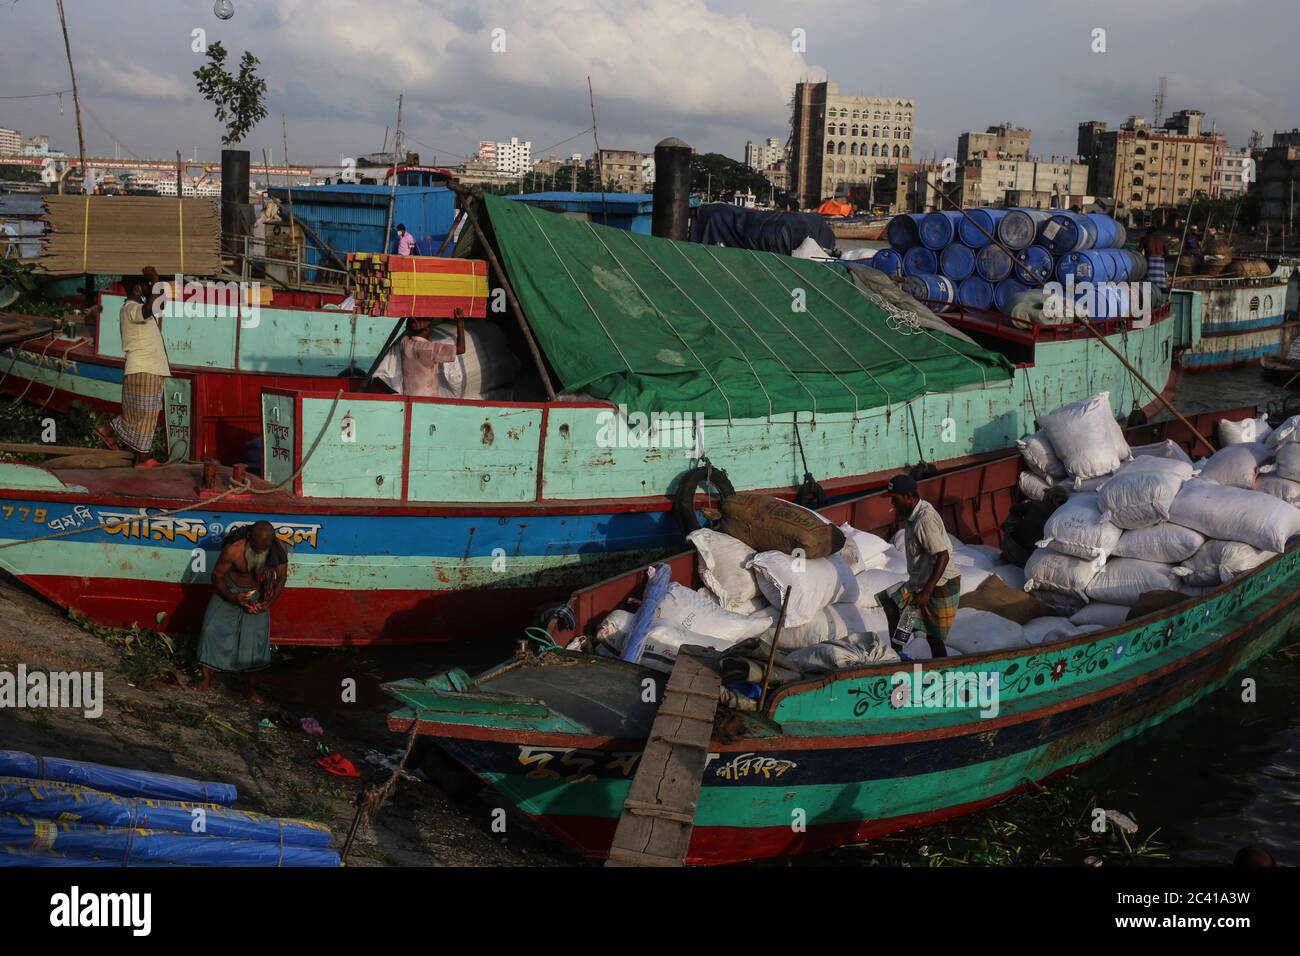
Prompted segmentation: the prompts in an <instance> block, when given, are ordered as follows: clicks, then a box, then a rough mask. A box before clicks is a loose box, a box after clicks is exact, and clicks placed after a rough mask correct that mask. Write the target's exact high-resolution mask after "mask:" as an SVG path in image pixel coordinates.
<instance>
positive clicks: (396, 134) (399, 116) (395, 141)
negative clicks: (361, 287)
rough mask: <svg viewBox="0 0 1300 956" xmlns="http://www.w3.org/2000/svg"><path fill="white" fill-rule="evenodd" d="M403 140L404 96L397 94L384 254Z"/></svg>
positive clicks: (389, 234) (395, 196) (386, 246)
mask: <svg viewBox="0 0 1300 956" xmlns="http://www.w3.org/2000/svg"><path fill="white" fill-rule="evenodd" d="M401 140H402V94H401V93H398V94H397V128H396V129H394V130H393V184H392V187H391V188H390V189H389V191H388V224H387V225H386V226H385V227H384V248H383V249H382V250H381V251H382V252H384V253H387V252H388V240H389V237H390V236H391V235H392V234H393V205H394V204H395V203H396V202H397V150H398V143H400V142H401Z"/></svg>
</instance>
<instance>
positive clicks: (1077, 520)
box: [1038, 494, 1122, 563]
mask: <svg viewBox="0 0 1300 956" xmlns="http://www.w3.org/2000/svg"><path fill="white" fill-rule="evenodd" d="M1121 534H1122V532H1121V530H1120V529H1119V527H1118V526H1116V525H1115V524H1114V523H1112V522H1111V521H1109V520H1107V519H1106V518H1105V516H1103V515H1102V513H1101V509H1100V508H1099V507H1098V504H1097V496H1096V495H1095V494H1079V495H1072V496H1071V497H1070V500H1069V501H1067V502H1066V503H1065V504H1063V505H1061V507H1059V508H1057V509H1056V510H1055V511H1054V512H1052V516H1051V517H1050V518H1048V519H1047V524H1045V525H1044V526H1043V535H1044V537H1043V540H1042V541H1039V542H1038V546H1039V547H1040V548H1051V549H1052V550H1053V551H1059V552H1060V553H1061V554H1068V555H1072V556H1074V557H1076V558H1086V559H1088V560H1090V561H1098V562H1100V563H1105V561H1106V559H1107V558H1108V557H1109V556H1110V554H1111V552H1112V551H1114V550H1115V545H1116V544H1118V543H1119V537H1120V535H1121Z"/></svg>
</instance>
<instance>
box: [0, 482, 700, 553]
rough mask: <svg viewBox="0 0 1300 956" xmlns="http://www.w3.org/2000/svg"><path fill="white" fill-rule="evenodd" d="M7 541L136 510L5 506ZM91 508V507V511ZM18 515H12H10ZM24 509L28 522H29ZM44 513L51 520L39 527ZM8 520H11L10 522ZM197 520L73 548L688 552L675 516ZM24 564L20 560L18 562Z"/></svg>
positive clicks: (1, 522)
mask: <svg viewBox="0 0 1300 956" xmlns="http://www.w3.org/2000/svg"><path fill="white" fill-rule="evenodd" d="M0 507H2V508H3V510H0V538H6V539H22V540H27V539H31V538H38V537H41V536H42V535H46V534H50V533H51V532H53V531H56V530H63V529H64V527H65V526H66V527H67V528H73V527H81V526H83V525H92V524H94V523H95V522H96V518H98V520H103V519H102V515H103V514H104V513H111V514H114V515H122V514H128V513H133V512H132V511H131V509H126V508H118V507H99V506H89V511H90V513H91V514H92V515H94V516H95V517H86V516H82V517H81V518H80V520H78V516H77V515H76V513H75V510H74V509H75V507H76V506H75V505H72V504H63V503H59V504H54V503H51V502H47V501H40V500H36V499H26V500H23V499H18V498H10V499H0ZM83 507H85V506H83ZM10 508H12V509H13V510H12V511H10V510H9V509H10ZM24 509H25V510H26V512H27V517H26V518H23V517H22V515H23V511H24ZM38 512H39V513H40V514H41V515H42V516H43V520H41V521H39V522H38V521H37V520H35V515H36V514H37V513H38ZM6 515H8V517H5V516H6ZM182 518H184V519H192V520H194V521H195V522H196V523H198V524H201V527H198V526H197V525H196V526H195V532H196V533H194V534H193V535H191V536H184V535H181V534H174V537H173V538H172V540H170V541H169V540H167V539H166V537H164V536H163V535H160V534H157V533H155V534H152V535H150V536H149V537H148V538H147V539H146V538H144V537H141V536H140V535H139V534H135V535H127V534H124V533H122V532H118V533H113V534H110V533H109V532H107V531H104V530H103V529H102V528H96V529H95V530H92V531H87V532H84V533H82V534H78V535H75V536H72V537H71V538H70V539H68V540H72V541H76V542H78V543H83V544H86V545H92V546H93V545H101V544H107V543H112V544H116V545H124V544H132V543H135V544H141V545H145V544H147V545H148V547H150V548H159V549H173V550H178V551H183V552H189V551H190V550H191V549H193V548H195V547H201V548H203V549H205V550H208V551H215V550H218V549H219V548H220V545H221V539H222V536H223V535H224V534H225V530H226V526H227V525H228V524H229V523H230V522H232V521H234V522H248V521H255V520H257V519H259V518H266V519H267V520H268V521H271V522H272V523H273V524H277V525H292V526H295V527H302V526H304V525H307V526H311V525H319V530H318V532H317V536H316V543H315V545H314V546H312V545H311V544H310V542H308V541H307V540H306V539H304V540H303V541H302V542H301V543H300V544H299V545H298V548H299V550H300V552H304V553H310V554H314V555H321V556H330V555H339V556H345V557H352V556H358V557H366V558H374V557H377V556H393V557H428V558H430V559H435V560H436V559H452V560H461V559H464V558H469V557H482V556H491V555H492V554H493V552H494V551H495V550H496V549H498V548H499V549H501V551H502V552H503V553H504V556H506V557H518V556H538V557H558V556H563V555H574V554H589V553H596V552H606V551H651V550H660V549H662V550H667V549H670V548H676V547H681V546H682V534H681V531H680V530H679V529H678V527H677V524H676V522H675V520H674V519H673V516H672V513H671V512H667V511H660V512H624V513H620V514H614V513H605V514H559V515H557V514H554V513H547V514H527V515H511V516H508V517H491V516H487V517H484V516H477V517H458V516H437V515H436V516H418V515H384V514H379V515H317V516H313V515H310V514H276V513H263V514H244V513H233V514H232V513H230V512H220V511H203V510H195V511H188V512H186V513H185V514H184V515H181V516H178V517H177V519H176V520H177V521H180V520H181V519H182ZM17 560H18V562H19V563H21V560H20V559H17Z"/></svg>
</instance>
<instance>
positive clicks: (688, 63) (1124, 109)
mask: <svg viewBox="0 0 1300 956" xmlns="http://www.w3.org/2000/svg"><path fill="white" fill-rule="evenodd" d="M913 7H916V5H913ZM1255 7H1256V9H1257V10H1258V11H1260V12H1259V14H1258V15H1257V16H1250V17H1245V16H1242V15H1241V14H1239V13H1229V12H1227V11H1221V10H1219V8H1217V7H1216V6H1214V5H1211V4H1204V3H1200V2H1198V0H1193V2H1190V3H1172V2H1171V3H1161V4H1154V5H1149V6H1148V7H1143V8H1141V9H1130V5H1127V4H1122V3H1113V2H1111V0H1099V2H1097V3H1095V4H1093V5H1091V6H1090V7H1089V9H1088V10H1087V11H1086V15H1084V14H1076V13H1073V12H1071V11H1072V10H1073V9H1074V8H1073V7H1068V6H1067V5H1065V4H1058V3H1054V2H1044V0H1040V2H1038V3H1035V4H1032V5H1031V4H1026V3H1020V2H1019V0H1007V2H1004V3H1000V4H998V12H999V15H998V16H997V17H996V18H995V19H996V20H997V22H998V29H997V30H996V31H993V32H992V33H993V35H994V36H996V38H997V39H996V41H993V40H990V41H989V42H986V43H984V44H983V46H982V47H981V45H980V44H979V43H975V42H972V40H973V38H974V37H975V36H978V34H979V32H980V29H981V28H982V25H983V24H984V22H985V21H986V19H987V8H986V7H984V6H982V5H980V4H974V3H964V4H956V3H950V2H949V3H945V2H939V0H930V2H928V3H927V2H922V3H921V4H920V8H919V9H916V10H914V12H916V13H919V14H920V16H919V17H912V18H911V19H909V18H907V17H903V16H901V15H900V13H899V12H898V11H897V10H896V9H894V8H892V7H888V6H886V5H884V4H878V5H877V4H872V5H868V6H866V7H864V8H863V17H862V19H860V20H859V21H857V22H860V23H866V22H868V19H869V21H870V23H871V24H872V29H871V30H870V31H867V30H866V29H865V28H863V29H862V30H860V31H859V30H855V29H854V28H853V27H854V24H852V23H850V24H847V25H846V24H845V23H844V22H843V21H844V16H843V13H842V8H839V9H838V10H837V9H836V8H834V7H833V6H831V5H828V4H825V3H818V2H814V3H810V4H806V5H803V6H801V7H800V8H799V9H798V10H795V11H790V10H789V9H788V8H787V7H786V6H784V5H778V4H775V3H770V2H767V0H759V2H747V3H741V2H740V0H708V2H706V0H642V2H636V3H628V2H623V3H619V2H615V0H569V2H567V3H564V4H530V5H528V8H527V9H526V10H512V9H510V5H509V4H506V3H504V2H499V0H488V2H486V3H480V4H474V5H471V4H468V3H461V2H451V3H445V4H440V5H439V6H438V8H436V9H435V8H434V7H433V6H431V5H430V4H427V3H421V2H419V0H394V2H392V3H389V4H386V5H384V7H383V8H382V9H372V8H367V11H366V15H365V18H364V23H357V22H356V20H357V16H356V13H355V12H354V9H355V8H354V7H353V6H352V5H349V4H347V3H346V2H344V0H319V2H316V3H308V2H306V0H280V2H278V3H276V4H275V5H274V6H272V5H270V4H268V3H265V2H257V0H237V2H236V4H235V9H236V15H235V17H234V18H233V19H232V20H230V21H226V22H223V21H219V20H218V19H217V18H216V17H214V16H213V15H212V10H211V5H210V4H208V3H206V2H205V0H192V2H187V3H184V4H166V5H163V4H159V3H157V2H152V3H151V2H146V0H124V2H123V3H121V4H118V5H115V7H113V8H111V9H110V8H105V7H100V6H98V5H92V4H89V3H84V2H76V0H74V2H69V3H68V4H67V10H68V19H69V33H70V39H71V42H72V49H73V56H74V62H75V63H76V65H77V69H78V85H79V88H80V91H81V95H82V101H83V114H84V116H83V126H84V127H85V135H86V146H87V151H88V152H89V153H92V154H99V155H112V154H113V150H114V143H115V142H117V143H120V144H121V149H122V155H123V156H127V155H130V154H133V153H134V154H136V155H139V156H141V157H146V158H165V157H168V156H171V155H173V154H174V152H175V150H176V149H178V148H179V149H181V150H182V151H183V152H184V154H185V155H186V156H190V155H191V153H193V152H194V148H195V147H197V151H198V152H197V155H198V158H199V159H200V160H207V161H211V160H214V159H216V158H217V156H218V154H219V151H220V148H221V147H220V142H219V137H220V127H219V125H218V124H217V122H216V121H215V120H214V119H213V118H212V115H211V109H210V107H209V106H208V104H207V103H206V102H204V101H203V100H202V99H201V98H200V97H199V96H198V94H197V93H196V92H195V90H194V83H193V78H192V76H191V75H190V74H191V73H192V71H193V69H195V68H196V67H197V66H199V65H200V64H201V63H202V62H203V57H202V56H201V54H199V53H196V52H194V51H193V49H192V46H193V45H194V39H193V31H194V30H196V29H201V30H204V31H206V37H205V39H206V40H207V42H212V41H214V40H221V41H222V42H223V43H224V44H225V45H226V46H227V48H228V49H229V50H231V54H232V57H237V56H238V55H239V53H240V52H242V51H243V50H244V49H246V48H247V49H251V50H252V51H253V52H254V53H255V54H256V55H258V56H259V58H260V59H261V61H262V65H261V73H262V75H263V76H264V77H265V78H266V80H267V82H268V85H269V92H268V95H267V106H268V109H269V111H270V115H269V116H268V117H267V119H265V120H264V121H263V122H262V123H261V124H259V126H257V127H256V128H255V129H254V130H253V131H252V133H251V134H250V135H249V136H248V137H247V138H246V140H245V142H244V143H242V144H241V145H242V146H243V147H244V148H247V149H249V150H250V151H252V152H253V153H254V154H255V155H260V152H261V150H262V149H267V151H268V152H269V154H270V155H271V156H272V158H273V159H280V158H282V154H283V137H282V131H281V129H280V125H281V124H280V122H279V119H280V116H281V114H283V115H285V117H286V123H287V126H288V134H289V158H290V160H291V161H292V162H293V163H294V164H295V165H321V166H325V165H329V164H337V163H339V162H340V160H341V158H342V157H343V156H349V155H356V154H359V153H366V152H376V151H378V150H379V149H380V148H381V147H382V146H383V145H384V137H385V131H386V129H387V132H388V135H389V140H388V145H389V146H390V147H391V133H392V129H391V128H392V126H393V125H394V123H395V119H396V96H397V94H398V92H401V93H404V95H405V114H404V119H403V130H404V134H405V137H406V144H407V147H408V148H409V149H412V150H415V151H417V152H419V153H420V155H421V159H422V161H425V162H433V161H435V160H436V161H437V162H439V163H441V164H455V163H459V162H463V161H464V159H465V158H467V157H469V156H472V155H473V153H474V152H475V149H476V147H477V144H478V143H479V141H481V140H496V141H508V140H509V138H510V137H512V136H517V137H519V138H520V139H521V140H529V141H531V142H532V143H533V144H534V148H533V156H534V157H544V156H546V155H548V154H550V153H552V152H554V153H558V154H559V155H568V154H570V153H571V152H574V151H579V152H582V153H583V154H584V155H586V154H589V153H590V152H591V151H592V149H593V144H592V142H591V133H590V131H589V129H588V127H590V125H591V120H590V106H589V104H588V101H587V95H586V94H587V91H586V76H587V75H588V73H590V74H591V76H592V82H593V85H594V87H595V93H596V105H597V115H598V119H599V122H600V132H601V141H602V145H604V146H606V147H607V148H621V149H636V150H649V149H652V148H653V145H654V143H655V142H657V141H658V140H659V139H661V138H663V137H665V136H670V135H677V136H681V137H682V138H683V139H686V140H687V141H688V142H690V143H691V145H692V146H694V147H695V148H696V150H697V151H700V152H720V153H723V154H725V155H727V156H730V157H732V158H735V159H738V160H741V161H743V159H744V155H743V144H744V142H745V141H746V140H747V139H748V140H754V141H756V142H761V141H763V140H764V139H766V138H767V137H769V136H777V137H779V138H781V139H782V140H784V139H785V138H786V137H787V136H788V134H789V127H788V114H789V107H788V102H789V99H790V97H791V94H792V93H793V90H794V84H795V83H796V82H797V81H798V80H800V79H804V78H809V79H822V78H826V77H827V76H829V78H830V79H831V80H833V81H835V82H837V83H838V84H839V86H840V89H841V90H842V91H844V92H846V93H854V94H860V95H866V96H871V95H889V96H901V97H906V98H909V99H914V100H915V101H916V104H917V105H916V133H915V139H914V154H915V155H918V156H921V155H937V156H939V157H943V156H947V155H953V154H954V153H955V150H956V144H957V137H958V135H959V134H960V133H962V132H965V131H967V130H971V129H975V130H979V129H984V128H985V127H986V126H988V125H993V124H996V123H1000V122H1003V121H1009V122H1012V123H1013V124H1016V125H1020V126H1025V127H1028V128H1030V129H1032V130H1033V133H1034V146H1035V152H1036V153H1038V154H1041V155H1073V154H1074V152H1075V149H1074V144H1075V137H1076V127H1077V124H1078V123H1079V122H1081V121H1084V120H1092V119H1096V120H1104V121H1106V122H1107V123H1108V124H1109V125H1111V126H1116V125H1118V124H1119V123H1120V122H1122V121H1123V120H1124V119H1125V118H1126V117H1128V116H1129V115H1130V114H1134V113H1137V114H1143V115H1147V116H1148V117H1149V116H1150V113H1151V98H1152V96H1153V95H1154V93H1155V88H1156V84H1157V82H1158V80H1159V77H1160V76H1167V77H1169V92H1168V96H1167V99H1166V104H1165V112H1166V114H1169V113H1172V112H1173V111H1175V110H1178V109H1184V108H1195V109H1200V110H1203V111H1204V112H1205V113H1206V116H1207V123H1210V124H1214V125H1215V126H1216V128H1217V129H1218V130H1219V131H1221V132H1223V133H1225V134H1226V135H1227V137H1228V139H1229V142H1230V143H1232V144H1233V145H1235V146H1241V145H1244V143H1245V141H1246V138H1247V137H1248V135H1249V133H1250V131H1251V130H1252V129H1260V130H1261V131H1262V132H1263V133H1264V135H1265V137H1266V138H1267V137H1268V135H1269V134H1270V133H1271V132H1272V131H1273V130H1274V129H1288V128H1290V127H1292V126H1294V125H1295V119H1294V113H1293V112H1290V107H1289V106H1288V105H1287V104H1288V102H1293V101H1294V100H1295V99H1296V98H1297V92H1300V90H1298V89H1297V88H1298V87H1300V78H1297V77H1296V76H1294V75H1290V74H1289V73H1288V71H1287V69H1286V62H1287V61H1286V58H1285V53H1284V49H1283V47H1284V36H1282V35H1281V34H1280V32H1273V31H1268V30H1263V29H1256V27H1255V26H1252V23H1258V24H1266V23H1267V22H1269V16H1268V13H1267V10H1269V9H1273V10H1276V11H1278V12H1279V14H1281V12H1282V11H1284V10H1285V9H1286V8H1284V7H1282V6H1281V5H1280V4H1276V3H1273V2H1272V0H1260V2H1258V3H1257V4H1255ZM539 8H540V9H539ZM909 9H913V8H909ZM133 13H139V14H140V16H133V15H132V14H133ZM1049 18H1050V22H1051V23H1052V24H1053V26H1052V30H1051V36H1050V38H1048V39H1032V36H1033V26H1034V24H1035V23H1040V24H1041V25H1045V24H1046V23H1048V22H1049ZM1193 20H1194V21H1195V23H1196V24H1197V26H1196V28H1195V29H1192V27H1191V21H1193ZM138 24H144V25H143V26H138ZM916 24H923V26H922V27H918V26H917V25H916ZM1071 24H1074V25H1073V26H1071ZM1097 29H1103V30H1105V35H1104V42H1105V46H1106V52H1101V53H1094V52H1091V49H1092V48H1093V47H1095V46H1096V45H1097V40H1096V37H1095V36H1094V31H1095V30H1097ZM0 30H3V32H4V33H5V34H6V35H7V36H11V37H12V36H18V37H21V38H23V39H24V40H25V41H26V42H23V43H20V44H17V46H16V47H11V48H10V51H9V53H8V54H7V56H6V57H5V61H4V63H3V64H0V86H2V87H3V89H4V93H3V95H6V96H10V97H20V96H29V95H31V94H39V93H44V92H52V91H54V90H60V89H66V88H67V86H68V85H69V84H68V76H67V68H66V63H64V61H63V58H62V57H61V56H59V55H54V54H56V53H58V52H59V48H60V47H61V37H60V35H59V30H58V20H57V16H56V15H55V13H54V11H53V8H52V7H49V6H48V5H41V4H28V3H15V4H10V5H8V7H7V8H5V9H3V10H0ZM494 31H504V32H503V33H497V32H494ZM798 31H803V32H802V34H799V32H798ZM1208 32H1213V33H1214V35H1215V36H1216V42H1217V44H1218V51H1217V56H1216V58H1215V59H1216V62H1218V63H1233V64H1237V63H1240V64H1244V65H1245V66H1246V67H1247V68H1248V72H1246V73H1243V72H1239V71H1227V70H1221V71H1217V72H1216V71H1212V70H1206V69H1204V68H1203V66H1202V65H1201V64H1200V62H1199V61H1198V62H1197V63H1195V64H1193V63H1192V62H1191V61H1190V60H1189V59H1188V55H1187V54H1186V53H1181V52H1180V53H1174V52H1173V51H1175V50H1179V49H1181V50H1194V49H1196V46H1195V45H1193V44H1194V43H1195V42H1201V41H1202V40H1203V37H1204V35H1206V33H1208ZM792 35H793V37H794V39H792ZM885 35H888V36H889V38H890V42H889V43H875V42H868V36H870V37H877V38H878V37H880V36H885ZM431 38H437V40H436V41H435V40H433V39H431ZM1180 38H1185V42H1184V43H1183V45H1181V47H1180V44H1179V40H1180ZM800 42H802V44H803V49H804V50H806V51H807V52H802V53H801V52H796V51H795V50H794V49H791V47H792V45H793V46H799V43H800ZM494 43H495V44H496V45H497V46H498V47H499V49H498V50H497V52H493V45H494ZM864 43H868V47H869V52H870V61H871V67H870V68H864V66H863V63H864V62H865V61H866V60H867V57H865V56H864V55H863V53H864V52H865V50H864ZM1270 50H1272V51H1273V55H1272V56H1270V52H1269V51H1270ZM944 51H951V52H950V53H949V52H944ZM1013 54H1014V55H1013ZM1193 66H1195V69H1193ZM967 74H969V78H968V79H964V77H965V76H966V75H967ZM1017 76H1019V77H1020V79H1019V81H1018V82H1015V77H1017ZM62 99H63V103H62V106H63V110H62V113H60V112H59V108H58V106H59V104H58V99H57V98H56V97H48V96H47V97H39V98H32V99H15V98H11V99H7V100H0V126H7V127H13V128H17V129H19V130H21V131H22V133H23V134H24V136H31V135H36V134H45V135H48V136H50V138H51V141H52V144H53V145H55V146H57V147H59V148H61V149H63V150H65V151H67V152H68V153H75V152H76V148H77V147H76V131H75V124H74V119H73V109H72V102H71V96H70V95H65V96H64V97H63V98H62Z"/></svg>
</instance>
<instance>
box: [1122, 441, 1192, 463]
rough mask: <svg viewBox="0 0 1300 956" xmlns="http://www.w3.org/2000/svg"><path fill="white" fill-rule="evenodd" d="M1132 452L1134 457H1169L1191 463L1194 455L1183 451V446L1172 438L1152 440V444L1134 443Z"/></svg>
mask: <svg viewBox="0 0 1300 956" xmlns="http://www.w3.org/2000/svg"><path fill="white" fill-rule="evenodd" d="M1132 452H1133V457H1134V458H1168V459H1170V460H1171V461H1185V462H1187V464H1189V465H1190V464H1191V463H1192V456H1191V455H1189V454H1187V452H1185V451H1183V446H1182V445H1180V444H1178V442H1176V441H1174V440H1173V439H1172V438H1166V439H1165V440H1164V441H1158V442H1152V443H1151V444H1150V445H1133V446H1132Z"/></svg>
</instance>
